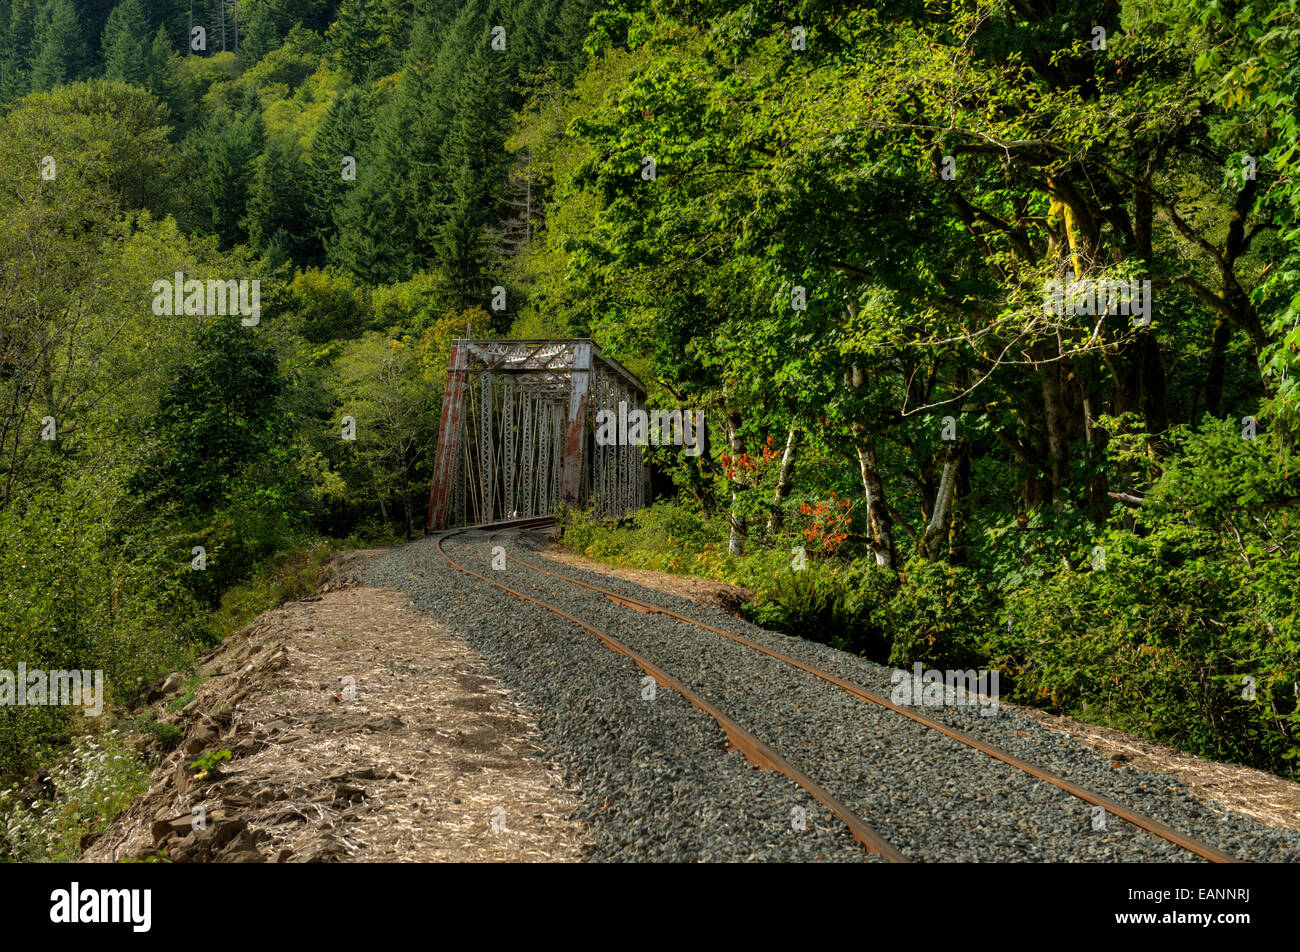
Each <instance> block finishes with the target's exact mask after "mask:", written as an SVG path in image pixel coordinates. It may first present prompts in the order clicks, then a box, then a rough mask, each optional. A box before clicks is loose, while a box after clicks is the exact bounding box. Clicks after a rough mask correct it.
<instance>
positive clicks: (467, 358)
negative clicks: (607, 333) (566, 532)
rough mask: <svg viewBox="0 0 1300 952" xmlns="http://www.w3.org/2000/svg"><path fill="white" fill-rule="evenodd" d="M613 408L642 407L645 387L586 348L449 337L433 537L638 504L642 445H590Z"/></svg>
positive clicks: (645, 480) (608, 513)
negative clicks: (601, 415)
mask: <svg viewBox="0 0 1300 952" xmlns="http://www.w3.org/2000/svg"><path fill="white" fill-rule="evenodd" d="M620 403H624V404H626V410H627V411H629V412H630V411H632V410H643V409H644V408H645V385H644V384H643V383H642V382H641V381H640V380H638V379H637V378H636V377H635V376H634V375H633V374H631V373H630V372H629V371H628V370H627V369H626V368H625V367H623V366H622V365H621V364H620V363H619V362H618V361H616V360H614V359H613V358H610V357H605V356H604V355H602V354H601V352H600V348H599V347H597V346H596V344H595V343H594V342H593V341H591V340H587V339H580V340H454V341H452V342H451V358H450V360H449V363H448V371H447V387H446V390H445V392H444V394H443V400H442V421H441V423H440V425H439V428H438V450H437V457H436V460H435V463H434V471H433V480H432V483H431V485H430V488H429V523H428V531H430V532H433V531H437V530H440V529H447V528H452V527H456V526H466V525H481V524H485V523H491V522H497V521H501V520H510V519H529V518H533V517H537V516H550V515H554V514H556V513H557V512H559V511H561V510H563V509H567V508H570V507H573V506H578V507H581V508H587V509H591V510H592V511H593V513H594V514H595V515H597V516H598V517H601V518H619V517H622V516H624V515H626V514H627V513H629V512H631V511H633V510H635V509H639V508H641V507H642V506H644V505H645V504H646V501H647V496H648V492H649V470H648V468H647V467H646V465H645V462H644V459H643V456H642V448H641V447H640V446H638V445H635V444H619V445H612V446H600V445H597V442H596V440H595V438H594V431H595V425H594V421H595V418H596V414H597V413H598V412H599V411H601V410H608V411H610V412H612V413H613V414H615V415H616V416H617V415H618V412H619V404H620Z"/></svg>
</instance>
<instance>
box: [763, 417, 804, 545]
mask: <svg viewBox="0 0 1300 952" xmlns="http://www.w3.org/2000/svg"><path fill="white" fill-rule="evenodd" d="M800 438H801V434H800V432H799V428H798V427H797V426H795V425H793V424H792V425H791V426H790V432H789V433H788V434H787V435H786V438H785V452H784V453H782V454H781V475H780V476H779V477H778V478H777V481H776V492H775V493H773V494H772V514H771V515H770V516H768V517H767V531H768V532H776V531H777V530H778V529H780V528H781V522H782V520H783V518H784V516H783V515H782V513H781V504H782V503H784V502H785V500H786V497H787V496H789V495H790V482H791V480H790V477H791V475H792V474H793V473H794V457H795V451H796V450H797V449H798V447H799V442H800Z"/></svg>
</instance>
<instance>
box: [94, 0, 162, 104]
mask: <svg viewBox="0 0 1300 952" xmlns="http://www.w3.org/2000/svg"><path fill="white" fill-rule="evenodd" d="M151 48H152V44H151V42H150V39H149V28H148V25H147V22H146V19H145V5H144V0H122V2H121V3H119V4H118V5H117V6H116V7H114V8H113V12H112V13H110V14H109V16H108V23H107V25H106V26H105V27H104V39H103V49H104V78H105V79H110V80H114V81H116V82H120V83H130V84H131V85H133V86H143V85H144V84H145V80H146V79H147V78H148V76H149V71H150V70H149V67H150V63H149V52H150V49H151Z"/></svg>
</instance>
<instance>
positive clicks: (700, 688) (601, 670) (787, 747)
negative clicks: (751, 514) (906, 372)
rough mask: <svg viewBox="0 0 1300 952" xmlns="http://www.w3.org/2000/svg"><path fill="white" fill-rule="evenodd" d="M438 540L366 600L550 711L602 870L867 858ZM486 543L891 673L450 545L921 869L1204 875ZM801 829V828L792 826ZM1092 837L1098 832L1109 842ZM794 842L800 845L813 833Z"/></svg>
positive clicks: (1267, 832)
mask: <svg viewBox="0 0 1300 952" xmlns="http://www.w3.org/2000/svg"><path fill="white" fill-rule="evenodd" d="M434 542H435V540H434V539H433V538H428V539H424V540H421V541H419V542H416V543H412V544H411V545H408V546H405V547H403V548H402V549H399V550H395V551H393V552H391V553H388V554H386V555H384V556H381V557H379V558H377V559H376V560H375V561H374V562H372V563H371V564H370V566H369V567H368V568H367V569H366V570H365V573H364V577H365V578H366V580H367V581H369V582H371V583H373V584H381V585H387V586H391V587H393V588H397V589H400V590H401V591H403V592H404V593H405V594H406V595H407V596H408V597H410V598H411V600H412V601H413V602H414V603H415V604H416V605H417V606H418V607H420V608H422V609H424V610H426V611H429V612H431V613H434V614H436V615H438V616H440V617H441V618H443V619H444V620H446V621H447V622H448V623H450V624H452V625H454V626H455V627H456V628H457V629H458V630H459V631H460V632H462V633H463V635H464V637H465V638H466V639H467V641H468V642H469V643H470V644H471V645H472V646H473V647H474V648H475V649H476V650H477V651H479V652H480V653H481V654H482V655H483V656H484V657H485V658H486V659H487V660H488V661H489V663H491V664H492V665H493V666H494V667H495V669H496V672H495V673H496V674H497V675H498V677H500V678H501V680H502V681H503V682H504V683H505V684H507V685H509V686H510V687H512V688H515V689H516V690H518V691H520V692H521V693H522V694H523V695H524V696H525V697H526V698H527V699H528V701H529V702H530V703H531V704H532V705H533V706H534V708H535V709H536V710H538V712H539V726H540V728H541V730H542V733H543V736H544V738H545V741H546V743H547V745H548V747H549V751H548V753H549V754H550V755H551V756H552V757H553V758H554V759H555V760H556V761H557V762H558V763H560V764H561V765H562V766H563V767H564V768H565V769H566V770H567V771H568V772H569V773H570V775H571V776H572V778H573V779H574V780H575V781H576V783H577V785H578V786H579V789H580V792H581V794H582V796H583V798H584V801H585V806H584V807H583V808H582V809H581V810H580V811H579V819H580V820H582V821H583V822H586V823H587V824H589V825H590V826H591V829H592V833H593V835H594V838H595V842H596V846H595V847H594V848H593V850H592V853H591V855H590V858H591V859H594V860H614V859H617V860H629V861H639V860H659V861H692V860H715V861H716V860H723V861H743V860H761V861H808V860H831V861H862V860H869V859H875V857H870V856H868V855H867V854H866V853H865V851H864V850H863V849H862V848H861V847H860V846H859V845H858V844H857V843H856V842H855V841H854V840H853V839H852V837H851V836H850V835H849V834H848V831H847V829H846V828H845V827H844V826H843V824H842V823H840V821H838V820H837V819H835V818H834V817H832V816H831V815H830V814H829V812H828V811H827V810H826V808H825V807H822V806H821V805H820V804H818V803H817V802H816V801H814V800H813V799H812V798H811V797H810V796H809V795H808V794H807V793H806V792H805V791H804V790H802V789H801V788H800V787H799V786H798V785H797V784H795V783H794V782H793V781H791V780H789V779H787V778H786V777H784V776H782V775H780V774H779V773H776V772H774V771H759V770H756V769H754V768H753V767H751V766H750V765H748V764H747V763H746V762H745V760H744V759H743V757H741V756H740V755H739V754H736V753H731V752H728V751H726V750H725V749H724V747H723V741H724V739H725V738H724V735H723V732H722V730H721V729H720V728H719V727H718V726H717V724H716V723H715V722H714V721H713V720H712V718H710V717H708V716H707V715H706V714H704V713H702V712H700V711H698V710H696V709H695V708H693V707H692V706H691V705H690V704H688V703H687V702H686V701H685V700H684V699H683V698H682V697H681V696H680V695H678V694H677V693H676V692H675V691H673V690H671V689H669V688H664V687H659V688H658V689H657V690H656V691H655V692H654V698H653V700H650V699H648V698H647V697H646V696H645V695H646V694H647V693H648V692H647V690H646V687H645V685H644V683H643V679H644V677H645V675H644V673H643V672H642V671H641V670H640V669H639V668H637V667H636V665H635V664H634V663H633V662H632V661H631V660H630V659H627V658H625V657H622V656H620V655H617V654H615V653H613V652H612V651H610V650H609V649H607V648H606V647H605V646H604V645H602V644H601V643H599V642H598V641H597V640H596V639H595V638H594V637H593V636H592V635H591V634H589V633H588V632H586V631H584V630H582V629H581V628H578V627H577V626H576V625H573V624H572V623H571V622H568V621H565V620H564V619H561V618H559V617H557V616H555V615H554V614H552V613H550V612H548V611H547V610H545V609H543V608H541V607H539V606H535V605H531V604H529V603H526V602H523V601H520V600H519V599H516V598H514V597H512V596H510V595H508V594H506V593H505V592H502V591H500V590H499V589H495V588H492V587H490V586H489V585H488V584H487V583H485V582H482V581H480V580H478V579H474V578H471V577H469V576H466V575H464V574H462V573H459V572H456V571H454V570H453V569H451V568H450V567H449V566H447V564H446V563H445V561H444V560H443V558H442V557H441V556H440V555H439V554H438V552H437V549H436V548H435V545H434ZM492 545H500V546H503V547H504V548H505V549H506V551H507V553H509V554H510V555H512V556H517V557H519V558H522V559H526V560H528V561H530V562H534V563H536V564H538V565H541V566H542V567H544V568H546V570H547V571H549V572H553V573H555V574H557V575H562V576H568V577H571V578H577V579H581V580H583V581H585V582H588V583H589V584H594V585H599V586H601V587H603V588H606V589H609V590H611V591H615V592H619V593H621V594H625V595H627V596H628V597H630V598H635V599H639V600H641V601H645V602H652V603H654V604H658V605H663V606H664V607H667V608H671V609H673V610H674V611H678V612H680V613H681V614H683V615H686V616H688V617H691V618H695V619H698V620H699V621H702V622H704V623H706V624H710V625H713V626H715V627H717V628H720V629H723V630H724V631H729V632H732V633H734V634H736V635H738V636H740V637H744V638H746V639H749V640H751V641H754V642H755V643H758V644H762V645H764V646H766V647H768V648H770V649H772V650H775V651H779V652H781V653H783V654H786V655H789V656H790V657H792V658H796V659H798V660H800V661H802V662H805V663H808V664H812V665H816V666H818V667H820V668H823V669H825V670H826V671H828V672H829V673H832V674H835V675H838V676H840V677H842V678H845V679H847V680H851V681H854V682H856V683H857V684H860V685H861V686H862V687H864V688H866V689H868V690H870V691H873V692H875V693H877V694H880V695H883V696H885V697H888V696H889V694H890V690H891V684H890V678H891V670H890V669H889V668H885V667H882V666H880V665H877V664H874V663H872V662H869V661H865V660H864V659H861V658H858V657H856V656H854V655H850V654H847V653H845V652H841V651H837V650H835V649H833V648H830V647H828V646H825V645H820V644H817V643H814V642H810V641H805V640H802V639H799V638H793V637H789V636H786V635H782V634H779V633H775V632H770V631H766V630H764V629H762V628H758V627H756V626H754V625H750V624H747V623H746V622H744V621H742V620H740V619H737V618H735V617H734V616H732V615H729V614H727V613H725V612H722V611H721V610H719V609H715V608H712V607H710V606H707V605H702V604H699V603H696V602H692V601H687V600H685V599H681V598H678V597H676V596H673V595H670V594H667V593H664V592H660V591H650V590H646V589H644V588H641V587H640V586H637V585H633V584H631V583H628V582H625V581H622V580H619V579H615V578H612V577H609V576H606V575H596V574H593V573H591V572H586V571H584V570H582V569H578V568H574V567H572V566H569V565H565V564H562V563H558V562H554V561H552V560H549V559H547V558H546V556H545V555H544V553H542V552H541V551H539V549H540V547H541V545H542V539H541V537H540V536H538V535H536V534H532V533H527V532H521V531H509V532H501V533H498V534H497V535H496V536H495V537H494V538H493V539H491V540H490V539H489V537H488V536H487V535H486V534H484V533H480V532H470V533H465V534H463V535H456V536H453V537H451V538H450V539H448V540H447V541H446V542H444V548H445V549H446V550H447V553H448V555H450V556H451V557H452V558H453V559H455V560H456V561H457V562H459V563H461V564H462V565H464V566H465V567H467V568H470V569H472V570H474V571H476V572H480V573H481V574H483V575H485V576H488V577H491V578H493V579H494V580H499V581H500V582H501V584H504V585H508V586H510V587H511V588H514V589H516V590H518V591H520V592H522V593H525V594H528V595H530V596H532V597H535V598H540V599H543V600H545V601H548V602H551V603H552V604H554V605H556V606H557V607H559V608H561V609H563V610H565V611H566V612H568V613H570V614H572V615H574V616H576V617H578V618H581V619H583V620H584V621H586V622H587V623H589V624H591V625H594V626H595V627H597V628H600V629H602V630H604V631H607V632H609V633H610V634H611V635H613V636H614V637H615V638H617V639H619V640H620V641H622V642H623V643H624V644H625V645H626V646H627V647H628V648H630V649H632V650H634V651H637V652H638V653H640V654H642V655H643V656H645V657H646V658H648V659H649V660H651V661H653V662H654V663H655V664H657V665H659V666H660V667H662V668H663V669H664V670H666V671H667V672H669V673H670V674H672V675H674V676H676V677H677V678H679V679H680V680H681V681H683V682H684V683H686V684H687V685H689V686H690V687H691V688H693V689H694V690H695V691H697V692H698V693H699V694H701V695H702V696H703V697H704V698H705V699H706V700H708V701H710V702H712V703H714V704H715V705H717V706H718V707H719V708H721V709H722V710H723V711H725V712H726V713H727V714H729V715H730V716H731V717H733V718H735V719H736V720H737V721H739V722H740V723H741V724H742V725H744V726H745V727H746V728H748V729H749V730H750V731H752V732H753V733H755V734H756V735H758V736H759V737H760V738H761V739H762V740H764V741H765V742H766V743H768V744H770V745H771V746H772V747H773V748H775V749H776V750H777V751H778V752H780V753H781V754H783V755H784V756H785V757H786V758H787V759H788V760H790V761H791V762H793V763H794V764H795V765H796V766H798V767H799V768H801V769H802V770H804V771H805V772H806V773H808V774H809V775H811V776H812V777H813V779H815V780H817V781H818V782H819V783H821V784H822V785H824V786H825V787H826V788H827V789H829V790H830V792H831V793H832V794H834V795H835V796H836V797H838V798H839V799H840V800H842V801H843V802H844V803H846V804H847V805H848V806H849V807H850V808H851V809H853V810H854V811H855V812H857V813H858V814H859V815H860V816H862V817H863V818H864V819H865V820H866V821H867V822H868V823H870V824H871V825H872V826H874V827H875V828H876V830H877V831H878V832H879V833H880V834H881V835H882V836H884V837H885V838H886V839H887V840H889V841H890V842H891V843H893V844H894V845H895V846H897V847H898V848H899V849H901V850H902V851H903V852H904V853H906V854H907V855H908V857H909V858H911V859H914V860H919V861H932V862H933V861H958V862H961V861H966V862H969V861H1035V862H1050V861H1056V862H1197V861H1200V860H1199V858H1198V857H1196V856H1194V855H1193V854H1191V853H1189V852H1188V851H1186V850H1184V849H1182V848H1180V847H1178V846H1175V845H1174V844H1172V843H1168V842H1167V841H1165V840H1163V839H1160V838H1158V837H1156V836H1154V835H1153V834H1150V833H1147V832H1146V831H1144V830H1141V829H1139V828H1137V827H1134V826H1132V825H1130V824H1128V823H1127V822H1125V821H1123V820H1121V819H1119V818H1118V817H1115V816H1106V817H1104V824H1099V822H1098V818H1097V817H1095V816H1094V811H1093V808H1092V807H1091V806H1090V805H1089V804H1087V803H1084V802H1083V801H1082V800H1079V799H1078V798H1076V797H1074V796H1071V795H1070V794H1068V793H1066V792H1065V791H1063V790H1060V789H1058V788H1056V787H1054V786H1052V785H1050V784H1048V783H1046V782H1044V781H1041V780H1037V779H1035V778H1033V777H1030V776H1029V775H1027V774H1025V773H1024V772H1023V771H1020V770H1018V769H1016V768H1014V767H1011V766H1009V765H1006V764H1003V763H1001V762H999V761H996V760H994V759H992V758H990V757H988V756H986V755H984V754H982V753H980V752H978V751H975V750H973V749H971V748H970V747H968V746H966V745H963V744H961V743H959V742H957V741H955V740H952V739H950V738H947V737H944V736H942V735H940V734H939V733H937V732H936V731H933V730H930V729H928V728H925V727H924V726H922V725H919V724H916V723H915V722H913V721H911V720H909V719H907V718H905V717H902V716H900V715H899V714H897V713H895V712H891V711H889V710H887V709H885V708H882V707H880V706H878V705H875V704H870V703H867V702H864V701H862V700H860V699H857V698H854V697H852V696H851V695H849V694H847V693H846V692H844V691H843V690H841V689H840V688H838V687H836V686H835V685H833V684H830V683H827V682H826V681H824V680H822V679H820V678H817V677H815V676H814V675H811V674H809V673H807V672H804V671H801V670H799V669H797V668H795V667H793V666H791V665H789V664H786V663H785V662H782V661H779V660H777V659H774V658H769V657H767V656H764V655H762V654H760V653H759V652H756V651H754V650H752V649H750V648H747V647H745V646H742V645H738V644H736V643H734V642H731V641H729V640H727V639H726V638H723V637H722V636H720V635H717V634H714V633H711V632H708V631H705V630H703V629H700V628H698V627H696V626H693V625H688V624H686V623H684V622H680V621H677V620H675V619H671V618H668V617H667V616H664V615H659V614H644V613H641V612H637V611H634V610H632V609H629V608H626V607H623V606H618V605H616V604H615V603H613V602H611V601H610V600H609V599H608V598H606V597H605V596H603V595H601V594H599V593H596V592H591V591H587V590H585V589H581V588H579V587H577V586H573V585H570V584H568V583H566V582H563V581H561V580H560V579H554V578H549V577H547V576H544V575H541V574H539V573H537V572H534V571H531V570H530V569H527V568H525V567H524V566H522V565H519V564H518V563H516V562H510V563H508V564H507V568H506V569H505V570H504V571H495V570H493V569H492V568H491V561H492V551H491V550H492ZM923 713H925V714H926V715H927V716H929V717H931V718H933V719H935V720H939V721H942V722H944V723H946V724H949V725H951V726H953V727H956V728H958V729H960V730H963V731H966V732H968V733H970V734H972V735H974V736H975V737H978V738H979V739H981V740H983V741H985V742H987V743H990V744H992V745H995V746H997V747H1000V748H1002V749H1003V750H1006V751H1007V752H1009V753H1012V754H1014V755H1016V756H1018V757H1020V758H1022V759H1024V760H1026V761H1028V762H1030V763H1033V764H1035V765H1037V766H1040V767H1045V768H1047V769H1049V770H1052V771H1054V772H1056V773H1058V774H1060V775H1062V776H1064V777H1066V778H1067V779H1069V780H1071V781H1073V782H1075V783H1077V784H1079V785H1081V786H1084V787H1087V788H1089V789H1091V790H1093V791H1095V792H1097V793H1099V794H1102V795H1105V796H1108V797H1110V798H1112V799H1114V800H1116V801H1118V802H1120V803H1123V804H1125V805H1127V806H1129V807H1131V808H1133V809H1135V810H1138V811H1140V812H1142V813H1145V814H1147V815H1149V816H1151V817H1153V818H1155V819H1157V820H1160V821H1162V822H1164V823H1167V824H1168V825H1170V826H1172V827H1174V828H1175V829H1178V830H1179V831H1181V832H1184V833H1187V834H1189V835H1192V836H1195V837H1197V838H1199V839H1203V840H1205V841H1206V842H1208V843H1210V844H1212V845H1214V846H1216V847H1218V848H1219V849H1221V850H1223V851H1225V852H1227V853H1230V854H1232V855H1234V856H1238V857H1239V858H1242V859H1247V860H1252V861H1261V862H1268V861H1294V860H1296V859H1297V858H1300V834H1297V833H1294V832H1291V831H1287V830H1279V829H1274V828H1271V827H1264V826H1261V825H1259V824H1256V823H1254V822H1252V821H1250V820H1248V819H1246V818H1243V817H1240V816H1239V815H1236V814H1232V813H1229V812H1227V811H1224V810H1221V809H1217V808H1215V807H1213V806H1211V805H1206V804H1204V803H1201V802H1200V801H1198V800H1196V799H1195V798H1193V797H1191V796H1190V795H1189V794H1188V793H1187V791H1186V788H1185V787H1183V786H1182V785H1181V784H1179V783H1178V782H1176V781H1175V780H1173V779H1172V778H1169V777H1167V776H1164V775H1162V774H1157V773H1151V772H1146V771H1139V770H1135V769H1133V768H1131V767H1128V766H1122V767H1119V768H1115V767H1112V765H1111V763H1110V761H1108V760H1107V759H1105V758H1103V757H1101V756H1099V755H1098V754H1097V753H1096V752H1094V751H1092V750H1089V749H1088V748H1086V747H1083V746H1081V745H1079V744H1077V743H1076V742H1074V741H1072V740H1070V739H1068V738H1065V737H1062V736H1061V735H1058V734H1055V733H1053V732H1051V731H1048V730H1046V729H1045V728H1043V727H1042V726H1041V725H1039V724H1038V723H1037V722H1036V721H1034V720H1032V719H1031V718H1029V717H1027V716H1024V715H1021V714H1019V713H1018V712H1016V711H1015V709H1014V708H1011V707H1008V706H1006V705H1003V706H1002V707H1001V709H1000V710H999V712H998V713H997V715H996V716H991V717H989V716H981V715H980V714H979V711H978V708H975V707H957V706H943V707H926V708H924V710H923ZM800 821H803V822H800ZM1098 825H1103V826H1104V828H1101V829H1098V828H1097V826H1098ZM801 827H802V828H801Z"/></svg>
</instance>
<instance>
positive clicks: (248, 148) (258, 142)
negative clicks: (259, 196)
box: [200, 100, 265, 247]
mask: <svg viewBox="0 0 1300 952" xmlns="http://www.w3.org/2000/svg"><path fill="white" fill-rule="evenodd" d="M264 135H265V132H264V129H263V125H262V113H261V110H260V109H258V108H257V105H256V101H255V100H254V102H253V103H252V104H250V105H249V106H248V107H247V108H245V110H244V112H243V113H242V114H241V115H240V116H238V117H235V118H230V117H226V116H217V117H214V118H213V119H210V120H209V121H208V123H207V125H206V126H204V129H203V133H202V135H201V136H200V148H201V149H202V151H203V152H204V154H205V155H206V162H205V165H204V184H205V186H206V192H207V195H206V198H207V205H208V212H209V214H210V215H211V216H212V218H211V220H212V227H213V230H214V231H215V232H216V233H217V235H218V236H219V237H220V239H221V243H222V245H223V246H224V247H230V246H231V245H234V244H235V243H237V242H239V241H241V240H242V239H243V238H244V231H243V229H244V215H245V212H246V210H247V208H248V200H249V194H250V191H251V189H252V184H253V176H254V174H255V172H256V165H255V163H256V160H257V156H258V153H260V152H261V150H262V144H263V139H264Z"/></svg>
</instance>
